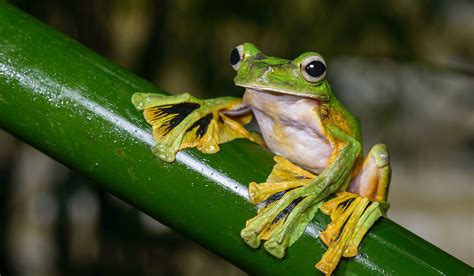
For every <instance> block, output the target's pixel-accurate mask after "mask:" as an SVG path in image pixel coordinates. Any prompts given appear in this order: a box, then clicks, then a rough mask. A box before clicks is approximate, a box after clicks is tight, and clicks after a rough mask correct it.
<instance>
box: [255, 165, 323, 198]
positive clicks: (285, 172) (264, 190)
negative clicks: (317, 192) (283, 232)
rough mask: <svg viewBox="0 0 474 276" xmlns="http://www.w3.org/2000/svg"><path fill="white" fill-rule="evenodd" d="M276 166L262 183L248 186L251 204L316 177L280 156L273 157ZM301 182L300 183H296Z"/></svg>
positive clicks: (302, 184) (301, 184)
mask: <svg viewBox="0 0 474 276" xmlns="http://www.w3.org/2000/svg"><path fill="white" fill-rule="evenodd" d="M273 159H274V160H275V162H276V164H275V166H274V167H273V170H272V172H271V173H270V175H269V176H268V178H267V181H266V182H264V183H256V182H251V183H250V184H249V198H250V202H251V203H252V204H258V203H260V202H263V201H264V200H267V199H268V198H270V197H271V196H273V195H278V193H282V192H284V191H288V190H291V189H294V188H297V187H300V186H304V185H305V184H307V183H309V181H311V179H314V178H315V177H316V175H314V174H312V173H311V172H308V171H306V170H304V169H302V168H300V167H298V166H296V165H294V164H293V163H291V162H290V161H288V160H286V159H285V158H283V157H281V156H275V157H273ZM296 180H301V181H296Z"/></svg>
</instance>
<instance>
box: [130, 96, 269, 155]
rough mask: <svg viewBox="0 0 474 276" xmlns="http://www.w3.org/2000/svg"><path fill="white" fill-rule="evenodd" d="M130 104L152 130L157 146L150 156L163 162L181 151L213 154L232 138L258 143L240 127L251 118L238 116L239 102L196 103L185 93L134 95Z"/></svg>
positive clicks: (240, 108) (234, 99) (241, 105)
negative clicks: (189, 149) (198, 151)
mask: <svg viewBox="0 0 474 276" xmlns="http://www.w3.org/2000/svg"><path fill="white" fill-rule="evenodd" d="M132 103H133V104H134V105H135V107H136V108H137V109H139V110H144V112H143V114H144V116H145V119H146V120H147V122H148V123H150V124H151V125H152V126H153V137H154V138H155V140H156V142H157V145H156V146H155V147H154V149H153V153H154V154H155V155H156V156H158V157H159V158H160V159H162V160H164V161H167V162H172V161H174V159H175V156H176V153H177V152H178V151H179V150H181V149H184V148H189V147H197V149H199V150H200V151H202V152H204V153H215V152H217V151H219V144H221V143H224V142H227V141H230V140H233V139H235V138H247V139H250V140H252V141H254V142H257V143H260V144H261V143H262V140H261V139H260V138H259V137H258V136H257V135H255V134H253V133H250V132H249V131H247V130H246V129H245V128H244V127H243V125H245V124H247V123H248V122H250V120H251V118H252V115H251V114H250V113H249V112H247V113H245V112H238V111H239V110H242V109H245V106H244V105H243V104H242V100H241V99H239V98H232V97H221V98H215V99H209V100H200V99H197V98H195V97H193V96H191V95H190V94H188V93H184V94H180V95H176V96H164V95H160V94H153V93H135V94H134V95H133V97H132ZM226 113H227V115H226Z"/></svg>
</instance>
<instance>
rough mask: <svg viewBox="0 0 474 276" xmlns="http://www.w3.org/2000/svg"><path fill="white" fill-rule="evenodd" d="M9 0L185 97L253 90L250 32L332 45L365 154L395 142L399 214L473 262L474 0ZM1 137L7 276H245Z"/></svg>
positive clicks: (282, 50)
mask: <svg viewBox="0 0 474 276" xmlns="http://www.w3.org/2000/svg"><path fill="white" fill-rule="evenodd" d="M11 3H13V4H14V5H16V6H17V7H19V8H20V9H22V10H24V11H26V12H28V13H30V14H32V15H34V16H35V17H37V18H39V19H40V20H42V21H44V22H46V23H47V24H49V25H51V26H52V27H53V28H55V29H57V30H59V31H61V32H64V33H66V34H68V35H69V36H71V37H73V38H75V39H77V40H78V41H80V42H81V43H83V44H84V45H86V46H87V47H89V48H91V49H93V50H95V51H97V52H98V53H100V54H102V55H104V56H106V57H107V58H109V59H111V60H112V61H113V62H115V63H117V64H120V65H121V66H123V67H125V68H127V69H129V70H130V71H132V72H135V73H136V74H138V75H140V76H142V77H143V78H145V79H147V80H149V81H151V82H154V83H155V84H156V85H157V86H159V87H161V88H163V89H165V90H166V91H169V92H170V93H173V94H175V93H181V92H190V93H192V94H193V95H196V96H199V97H203V98H207V97H216V96H223V95H232V96H241V95H242V92H243V91H242V89H241V88H238V87H235V86H234V84H233V81H232V79H233V76H234V71H233V69H232V67H231V66H230V65H229V62H228V60H229V54H230V51H231V49H232V48H233V47H235V46H237V45H239V44H241V43H243V42H246V41H248V42H253V43H254V44H256V45H258V46H259V48H260V49H262V50H263V51H264V52H265V53H266V54H268V55H272V56H278V57H284V58H294V57H296V56H298V55H299V54H301V53H302V52H305V51H317V52H319V53H321V54H322V55H323V56H324V57H325V59H326V61H327V62H328V70H329V73H328V78H329V80H330V82H331V84H332V86H333V89H334V90H335V93H336V94H337V95H338V97H339V98H340V99H341V100H342V101H343V102H344V103H345V104H346V105H347V106H348V107H349V109H350V110H351V111H353V113H355V114H356V115H358V116H359V117H360V118H361V121H362V125H363V132H364V133H363V134H364V140H365V141H364V142H365V148H366V149H368V148H370V146H371V145H372V144H374V143H376V142H384V143H386V144H388V146H389V147H390V150H391V156H392V165H393V170H394V173H393V181H392V186H391V194H390V196H389V200H390V202H391V206H392V207H391V209H390V211H389V216H390V217H391V218H392V219H394V220H395V221H397V222H398V223H400V224H402V225H403V226H405V227H407V228H408V229H410V230H411V231H414V232H415V233H417V234H418V235H420V236H422V237H423V238H425V239H427V240H429V241H431V242H433V243H434V244H436V245H438V246H440V247H441V248H443V249H444V250H446V251H448V252H449V253H451V254H453V255H455V256H456V257H458V258H460V259H462V260H464V261H465V262H467V263H469V264H470V265H473V264H474V256H473V254H474V253H473V248H474V242H473V239H472V233H473V232H474V219H473V211H474V206H473V204H474V203H473V200H474V186H473V185H474V181H473V178H474V173H473V163H474V162H473V161H474V78H473V76H474V16H472V15H473V14H474V3H472V2H471V1H448V0H445V1H442V0H438V1H411V0H410V1H409V0H403V1H400V0H392V1H375V0H373V1H363V2H362V1H312V0H298V1H280V2H278V3H276V1H191V0H177V1H149V0H139V1H132V0H119V1H109V0H103V1H80V0H72V1H60V0H45V1H32V0H23V1H21V0H17V1H11ZM0 145H1V146H0V245H1V248H0V272H2V275H3V273H5V275H32V274H34V275H60V274H67V275H74V274H77V275H84V274H86V275H91V274H92V275H94V274H97V275H103V274H112V273H114V274H117V275H120V274H123V275H128V274H132V273H133V274H149V275H203V274H211V275H213V274H219V275H222V274H224V275H240V274H243V272H242V271H240V270H239V269H238V268H235V267H234V266H232V265H231V264H228V263H227V262H225V261H223V260H221V259H220V258H218V257H216V256H215V255H213V254H212V253H210V252H208V251H207V250H206V249H203V248H201V247H200V246H198V245H196V244H195V243H194V242H192V241H190V240H188V239H186V238H183V237H181V236H179V235H178V234H176V233H174V232H172V231H171V230H169V229H168V228H166V227H165V226H163V225H161V224H159V223H158V222H156V221H155V220H153V219H151V218H149V217H148V216H146V215H144V214H142V213H140V212H137V211H136V210H135V209H133V208H132V207H130V206H128V205H126V204H125V203H123V202H121V201H120V200H118V199H116V198H115V197H113V196H111V195H110V194H108V193H106V192H105V191H102V190H100V189H99V188H98V187H96V186H94V185H93V183H90V182H89V181H88V180H86V179H84V178H82V177H81V176H79V175H77V174H75V173H74V172H72V171H70V170H68V169H66V168H65V167H63V166H62V165H60V164H58V163H57V162H55V161H53V160H51V159H50V158H48V157H46V156H45V155H43V154H41V153H39V152H37V151H36V150H34V149H32V148H30V147H29V146H27V145H24V144H22V143H21V142H19V141H18V140H16V139H15V138H14V137H12V136H10V135H9V134H7V133H5V132H3V131H1V130H0ZM229 215H231V214H229ZM249 257H250V256H249Z"/></svg>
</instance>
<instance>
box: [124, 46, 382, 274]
mask: <svg viewBox="0 0 474 276" xmlns="http://www.w3.org/2000/svg"><path fill="white" fill-rule="evenodd" d="M230 63H231V65H232V67H233V68H234V69H235V70H236V72H237V74H236V76H235V79H234V81H235V84H236V85H237V86H241V87H243V88H245V94H244V96H243V99H239V98H232V97H221V98H215V99H208V100H200V99H197V98H195V97H193V96H191V95H189V94H187V93H185V94H181V95H176V96H163V95H158V94H150V93H135V94H134V95H133V97H132V102H133V104H134V105H135V107H136V108H137V109H139V110H144V116H145V119H146V120H147V121H148V122H149V123H150V124H151V125H152V127H153V136H154V138H155V140H156V142H157V145H156V146H155V147H154V148H153V152H154V153H155V155H156V156H157V157H159V158H160V159H162V160H164V161H167V162H172V161H174V159H175V155H176V153H177V152H178V151H179V150H181V149H184V148H189V147H196V148H197V149H199V150H200V151H202V152H204V153H215V152H217V151H219V144H221V143H224V142H227V141H230V140H233V139H236V138H246V139H250V140H251V141H254V142H256V143H259V144H261V145H263V146H266V147H268V149H269V150H270V151H271V152H272V153H274V154H275V155H276V156H275V158H274V159H275V161H276V163H275V166H274V168H273V170H272V172H271V173H270V175H269V176H268V178H267V179H266V182H264V183H255V182H252V183H250V184H249V200H250V202H251V203H252V204H259V205H258V206H260V209H259V211H258V213H257V215H256V216H255V217H253V218H251V219H250V220H248V221H247V223H246V225H245V227H244V228H243V230H242V231H241V233H240V235H241V237H242V238H243V240H244V241H245V242H246V243H247V244H248V245H249V246H251V247H254V248H257V247H259V245H260V243H261V242H262V241H264V248H265V249H266V250H267V251H268V252H269V253H270V254H272V255H274V256H275V257H278V258H282V257H283V256H284V255H285V251H286V249H287V248H288V247H289V246H290V245H291V244H293V243H294V242H295V241H296V240H297V239H298V238H299V237H300V236H301V234H302V233H303V232H304V229H305V228H306V226H307V225H308V223H309V222H310V221H311V220H312V218H313V217H314V214H315V213H316V212H317V211H318V210H321V211H322V212H323V213H325V214H327V215H329V216H330V217H331V223H330V224H329V225H328V226H327V228H326V230H324V231H323V232H322V233H321V235H320V238H321V240H322V241H323V242H324V243H325V244H326V245H327V246H328V249H327V251H326V252H325V253H324V255H323V256H322V258H321V260H320V261H319V262H318V263H317V264H316V268H317V269H319V270H320V271H322V272H324V273H326V274H331V273H332V271H333V270H334V269H335V268H336V266H337V264H338V262H339V260H340V258H341V257H353V256H355V255H356V254H357V251H358V247H359V243H360V242H361V240H362V238H363V236H364V235H365V233H366V232H367V231H368V230H369V228H370V227H372V225H373V224H374V222H375V221H376V220H377V219H378V218H379V217H381V216H382V215H384V214H385V211H386V210H387V208H388V203H387V202H386V198H387V193H388V187H389V182H390V173H391V169H390V164H389V155H388V152H387V148H386V146H385V145H383V144H377V145H375V146H374V147H373V148H372V149H371V150H370V151H369V153H368V155H367V156H366V157H365V159H364V158H363V156H362V148H361V131H360V126H359V123H358V120H357V119H356V118H355V117H354V116H353V115H352V114H351V113H350V112H349V111H348V110H347V109H346V108H345V107H344V106H343V105H342V104H341V102H340V101H339V100H338V99H336V97H335V96H334V94H333V93H332V91H331V87H330V86H329V83H328V81H327V80H326V63H325V61H324V59H323V57H322V56H321V55H320V54H318V53H315V52H308V53H304V54H302V55H300V56H298V57H297V58H295V59H294V60H286V59H281V58H276V57H270V56H267V55H265V54H263V53H262V52H261V51H260V50H259V49H258V48H257V47H256V46H255V45H253V44H251V43H244V44H242V45H240V46H238V47H236V48H234V49H233V50H232V52H231V55H230ZM252 114H253V115H254V116H255V118H256V121H257V123H258V125H259V128H260V131H261V135H260V134H257V133H253V132H250V131H248V130H247V129H246V128H244V125H245V124H247V123H249V122H250V120H251V119H252ZM333 194H334V196H331V195H333Z"/></svg>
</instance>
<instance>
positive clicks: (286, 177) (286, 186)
mask: <svg viewBox="0 0 474 276" xmlns="http://www.w3.org/2000/svg"><path fill="white" fill-rule="evenodd" d="M274 159H275V161H276V164H275V166H274V167H273V170H272V172H271V174H270V175H269V177H268V178H267V182H265V183H260V184H257V183H255V182H252V183H250V186H249V197H250V201H251V202H252V203H253V204H259V203H261V204H262V207H261V208H260V209H259V211H258V214H257V215H256V216H255V217H254V218H252V219H250V220H248V221H247V224H246V227H245V228H244V229H243V230H242V231H241V233H240V235H241V237H242V238H243V239H244V241H245V242H246V243H247V244H248V245H249V246H251V247H253V248H257V247H258V246H259V245H260V243H261V241H262V240H264V241H265V244H264V248H265V249H266V250H267V251H268V252H269V253H270V254H272V255H273V256H275V257H277V258H283V257H284V255H285V251H286V249H287V248H288V247H289V246H291V244H293V242H295V241H296V240H297V239H298V238H299V236H301V234H302V233H303V231H304V229H305V228H306V226H307V225H308V223H309V222H310V221H311V219H312V218H313V217H314V214H315V213H316V211H317V210H318V208H319V206H320V204H319V200H317V198H316V196H314V195H306V194H305V193H304V191H303V190H302V189H301V187H303V186H305V185H307V184H308V183H310V182H311V181H313V180H314V178H315V177H316V175H314V174H312V173H310V172H308V171H306V170H304V169H301V168H300V167H298V166H295V165H294V164H292V163H291V162H289V161H288V160H286V159H284V158H282V157H280V156H275V157H274Z"/></svg>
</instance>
